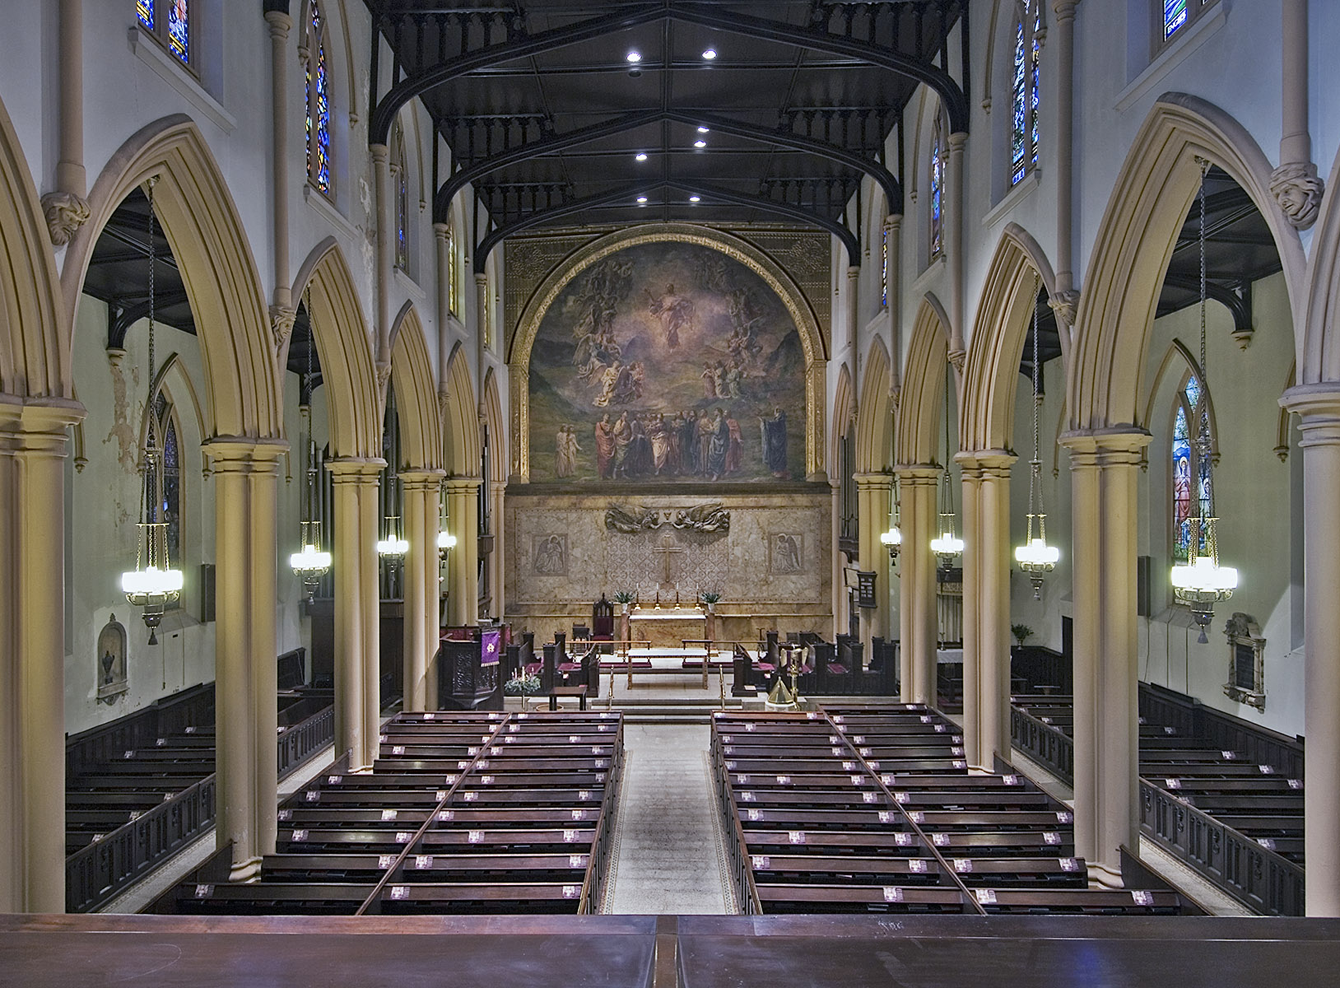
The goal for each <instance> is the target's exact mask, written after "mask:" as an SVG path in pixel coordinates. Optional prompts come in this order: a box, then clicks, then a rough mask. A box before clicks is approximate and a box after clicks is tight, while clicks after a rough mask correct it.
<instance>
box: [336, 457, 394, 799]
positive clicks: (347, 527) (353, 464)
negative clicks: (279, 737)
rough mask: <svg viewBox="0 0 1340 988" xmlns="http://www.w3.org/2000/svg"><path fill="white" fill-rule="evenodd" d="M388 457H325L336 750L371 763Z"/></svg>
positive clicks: (355, 762)
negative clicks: (331, 513) (380, 493)
mask: <svg viewBox="0 0 1340 988" xmlns="http://www.w3.org/2000/svg"><path fill="white" fill-rule="evenodd" d="M385 466H386V461H385V460H381V459H353V458H350V459H338V460H330V461H327V463H326V469H328V470H329V471H330V472H331V475H332V478H333V481H334V490H335V541H334V545H333V547H332V555H333V556H334V567H335V752H336V756H337V757H338V756H339V755H340V754H343V753H344V752H346V751H347V752H349V768H350V770H351V771H355V772H356V771H361V770H363V769H367V768H371V767H372V762H373V760H374V759H375V758H376V757H377V733H378V729H379V727H380V719H379V717H380V713H381V710H380V696H379V688H378V687H379V684H380V682H381V669H380V664H381V640H380V637H379V635H380V622H381V590H380V585H379V582H378V579H377V549H376V545H377V538H378V526H377V484H378V479H379V478H380V476H381V472H382V468H383V467H385Z"/></svg>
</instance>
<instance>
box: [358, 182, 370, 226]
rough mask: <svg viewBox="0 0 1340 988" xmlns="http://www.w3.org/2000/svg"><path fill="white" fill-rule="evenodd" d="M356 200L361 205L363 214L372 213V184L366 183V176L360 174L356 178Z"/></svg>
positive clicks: (368, 214)
mask: <svg viewBox="0 0 1340 988" xmlns="http://www.w3.org/2000/svg"><path fill="white" fill-rule="evenodd" d="M358 202H359V204H360V205H361V206H362V207H363V215H364V216H371V215H372V186H371V185H369V184H368V180H367V176H366V175H361V176H359V179H358Z"/></svg>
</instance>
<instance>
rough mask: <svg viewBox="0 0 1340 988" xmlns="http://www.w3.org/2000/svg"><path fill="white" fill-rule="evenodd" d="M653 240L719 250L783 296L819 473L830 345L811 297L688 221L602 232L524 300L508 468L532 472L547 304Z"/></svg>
mask: <svg viewBox="0 0 1340 988" xmlns="http://www.w3.org/2000/svg"><path fill="white" fill-rule="evenodd" d="M656 241H680V242H685V243H694V244H701V245H703V246H706V247H711V248H713V249H715V250H719V251H721V252H722V253H723V254H726V255H727V256H728V257H731V258H732V259H734V260H736V261H739V262H740V263H741V264H744V265H745V266H746V267H748V268H750V269H751V270H752V271H753V272H754V273H755V274H756V275H758V276H759V277H760V278H762V279H763V281H764V282H765V283H766V284H767V285H768V287H769V288H771V289H772V290H773V291H774V292H775V293H776V294H777V297H778V298H779V299H781V300H782V303H783V304H784V305H785V306H786V308H787V311H788V312H789V313H790V315H791V318H792V320H793V321H794V322H795V325H796V331H797V332H798V333H799V335H800V343H801V347H802V349H803V350H804V352H805V474H806V478H807V479H809V480H820V479H823V473H824V469H823V466H824V401H823V396H824V394H825V393H826V389H827V381H826V377H825V373H826V364H827V362H828V348H827V344H826V342H825V340H824V336H823V333H822V332H821V330H820V328H819V320H818V318H817V317H816V316H815V314H814V310H813V309H812V308H811V307H810V304H809V300H808V299H806V298H805V294H804V292H802V291H801V290H800V286H799V285H797V284H796V283H795V281H793V280H792V279H791V276H790V275H788V274H787V273H786V272H785V271H784V270H783V269H782V267H781V266H780V265H778V264H777V263H776V262H775V261H774V260H773V259H772V258H771V257H769V256H768V255H767V254H765V253H764V252H763V251H761V250H759V249H758V248H757V247H755V246H754V245H752V244H750V243H748V242H747V241H745V240H742V239H741V238H739V237H735V236H731V235H730V234H728V233H723V232H721V231H720V230H713V229H710V228H708V227H702V226H695V225H693V224H691V223H656V224H645V225H642V226H635V227H630V228H628V229H626V230H618V231H615V232H614V233H611V234H609V235H607V236H604V237H600V238H599V239H597V240H595V241H593V242H592V243H590V244H588V245H586V246H585V247H583V248H582V249H581V250H580V251H578V252H577V253H576V254H575V255H574V256H570V257H567V258H564V259H563V260H562V261H560V262H559V263H558V264H557V265H556V266H555V267H554V269H553V270H551V271H550V272H549V274H548V275H547V276H546V277H545V279H544V281H542V282H541V283H540V287H539V288H537V289H536V290H535V292H534V294H533V295H531V297H530V298H529V299H528V300H527V302H526V306H525V308H524V310H523V311H522V313H521V318H520V320H519V321H518V324H517V329H516V333H515V334H514V335H513V336H512V339H511V341H510V345H509V347H508V350H507V365H508V368H509V371H510V375H509V381H510V388H509V391H510V397H511V414H512V435H513V437H514V438H515V439H516V441H515V442H513V443H512V461H513V464H512V473H513V474H514V475H515V476H517V477H518V478H520V479H522V480H523V481H524V480H527V479H529V477H530V443H529V440H528V437H529V435H530V352H531V348H532V347H533V346H534V344H535V337H536V334H537V333H539V331H540V322H541V320H542V319H543V318H544V315H545V313H546V312H547V311H548V310H549V306H550V305H551V304H552V303H553V301H554V299H556V298H557V297H558V294H559V292H561V291H562V290H563V289H564V288H565V287H566V286H567V284H568V282H570V281H571V280H572V279H573V278H575V277H576V276H577V275H579V274H580V273H581V272H582V271H584V270H586V268H588V267H589V266H590V265H592V264H594V263H596V262H597V261H599V260H600V259H602V258H604V257H608V256H609V255H610V254H613V253H615V252H616V251H620V250H623V249H624V248H626V247H632V246H635V245H637V244H641V243H652V242H656Z"/></svg>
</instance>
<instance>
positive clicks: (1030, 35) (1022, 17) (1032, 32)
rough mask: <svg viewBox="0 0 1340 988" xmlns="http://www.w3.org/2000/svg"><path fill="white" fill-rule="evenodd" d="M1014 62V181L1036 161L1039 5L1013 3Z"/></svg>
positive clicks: (1029, 1)
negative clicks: (1015, 10) (1015, 9)
mask: <svg viewBox="0 0 1340 988" xmlns="http://www.w3.org/2000/svg"><path fill="white" fill-rule="evenodd" d="M1016 8H1017V11H1018V13H1017V16H1016V17H1015V22H1014V63H1013V74H1012V76H1011V80H1010V184H1011V185H1017V184H1018V183H1019V181H1020V180H1021V179H1022V178H1023V177H1024V176H1025V175H1027V174H1028V170H1029V169H1030V168H1032V167H1033V166H1034V165H1036V164H1037V163H1038V138H1039V130H1038V110H1039V105H1040V103H1041V98H1042V85H1041V66H1042V45H1041V44H1040V43H1039V41H1038V37H1037V36H1038V32H1039V31H1040V30H1041V29H1042V5H1041V4H1040V3H1039V4H1038V6H1036V7H1034V6H1033V0H1019V2H1017V3H1016Z"/></svg>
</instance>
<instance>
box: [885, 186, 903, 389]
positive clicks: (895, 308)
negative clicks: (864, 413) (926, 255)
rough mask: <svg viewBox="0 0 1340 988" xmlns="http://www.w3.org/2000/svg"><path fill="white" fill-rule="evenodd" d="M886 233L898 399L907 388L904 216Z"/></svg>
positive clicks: (892, 380) (890, 220) (892, 218)
mask: <svg viewBox="0 0 1340 988" xmlns="http://www.w3.org/2000/svg"><path fill="white" fill-rule="evenodd" d="M884 232H885V234H887V235H888V238H889V266H888V271H887V272H886V273H885V278H884V293H885V295H886V296H887V297H888V300H889V324H890V332H889V394H890V395H891V396H894V397H895V398H896V396H897V395H898V394H899V393H901V391H902V385H903V362H902V353H903V304H902V295H901V293H900V289H901V286H902V270H903V269H902V263H903V252H902V248H903V242H902V234H903V217H902V215H901V214H899V213H892V214H890V215H889V216H886V217H885V218H884ZM890 406H891V407H893V408H895V409H896V408H897V407H898V404H897V401H893V402H890Z"/></svg>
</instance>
